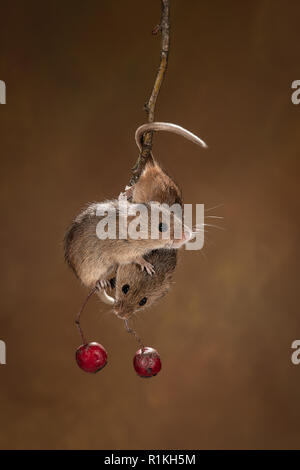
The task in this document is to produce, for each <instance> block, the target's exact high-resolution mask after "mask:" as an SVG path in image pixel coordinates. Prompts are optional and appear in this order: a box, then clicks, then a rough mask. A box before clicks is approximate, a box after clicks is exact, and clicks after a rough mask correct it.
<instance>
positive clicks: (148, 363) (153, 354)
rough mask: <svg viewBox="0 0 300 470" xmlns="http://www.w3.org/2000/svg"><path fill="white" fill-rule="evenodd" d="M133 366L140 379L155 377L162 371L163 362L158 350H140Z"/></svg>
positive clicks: (146, 348) (136, 354) (147, 348)
mask: <svg viewBox="0 0 300 470" xmlns="http://www.w3.org/2000/svg"><path fill="white" fill-rule="evenodd" d="M133 366H134V368H135V371H136V373H137V374H138V375H139V376H140V377H153V376H154V375H156V374H158V372H159V371H160V369H161V360H160V357H159V354H158V352H157V351H156V349H153V348H149V347H145V348H141V349H139V350H138V351H137V352H136V353H135V356H134V358H133Z"/></svg>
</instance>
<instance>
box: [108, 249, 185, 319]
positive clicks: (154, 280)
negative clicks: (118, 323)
mask: <svg viewBox="0 0 300 470" xmlns="http://www.w3.org/2000/svg"><path fill="white" fill-rule="evenodd" d="M145 259H146V260H147V261H148V262H150V263H151V264H152V265H153V266H154V268H155V273H154V274H153V275H152V276H149V274H147V273H146V272H145V271H142V270H141V268H140V266H138V265H136V264H134V263H132V264H127V265H122V266H120V267H119V268H118V270H117V275H116V281H115V293H114V295H115V300H114V305H113V309H114V312H115V313H116V315H118V317H120V318H123V319H126V318H129V317H130V316H132V315H133V314H134V313H136V312H139V311H140V310H143V309H145V308H147V307H150V305H152V304H153V303H155V302H157V301H158V300H159V299H161V298H162V297H163V296H164V295H165V294H166V293H167V292H168V290H169V289H170V286H171V282H172V277H173V271H174V269H175V266H176V261H177V252H176V250H169V249H168V250H165V249H160V250H154V251H152V252H151V253H149V254H148V255H147V256H145Z"/></svg>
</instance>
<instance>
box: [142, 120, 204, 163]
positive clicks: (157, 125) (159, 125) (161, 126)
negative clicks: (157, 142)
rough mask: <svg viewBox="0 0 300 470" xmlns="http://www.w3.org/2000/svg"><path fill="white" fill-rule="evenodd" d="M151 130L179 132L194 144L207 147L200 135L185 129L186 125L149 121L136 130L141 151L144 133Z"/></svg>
mask: <svg viewBox="0 0 300 470" xmlns="http://www.w3.org/2000/svg"><path fill="white" fill-rule="evenodd" d="M151 131H166V132H172V133H173V134H178V135H181V136H182V137H185V138H186V139H187V140H190V141H191V142H193V143H194V144H197V145H200V146H201V147H204V148H207V145H206V143H205V142H204V141H203V140H202V139H200V137H198V136H197V135H195V134H193V133H192V132H190V131H188V130H187V129H184V127H181V126H178V125H177V124H171V123H170V122H149V123H147V124H143V125H142V126H140V127H138V128H137V130H136V131H135V141H136V145H137V146H138V148H139V150H140V152H141V151H142V145H143V135H144V134H145V132H151ZM151 156H152V154H151ZM152 159H153V156H152Z"/></svg>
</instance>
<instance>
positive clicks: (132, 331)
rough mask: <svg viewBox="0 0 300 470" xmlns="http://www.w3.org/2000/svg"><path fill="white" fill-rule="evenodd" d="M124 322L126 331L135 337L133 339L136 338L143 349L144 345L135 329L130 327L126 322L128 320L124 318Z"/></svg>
mask: <svg viewBox="0 0 300 470" xmlns="http://www.w3.org/2000/svg"><path fill="white" fill-rule="evenodd" d="M124 323H125V328H126V330H127V332H128V333H130V334H132V335H133V336H134V337H135V339H136V340H137V342H138V343H139V345H140V347H141V349H144V348H145V346H144V344H143V342H142V340H141V338H140V337H139V336H138V335H137V333H136V331H135V330H134V329H133V328H130V326H129V324H128V320H125V321H124Z"/></svg>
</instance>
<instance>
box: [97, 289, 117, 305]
mask: <svg viewBox="0 0 300 470" xmlns="http://www.w3.org/2000/svg"><path fill="white" fill-rule="evenodd" d="M98 295H99V297H100V299H101V300H102V301H103V302H104V303H105V304H108V305H114V304H115V303H116V301H115V299H114V298H113V297H111V296H110V295H108V294H107V292H106V290H104V289H102V290H101V291H99V292H98Z"/></svg>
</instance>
